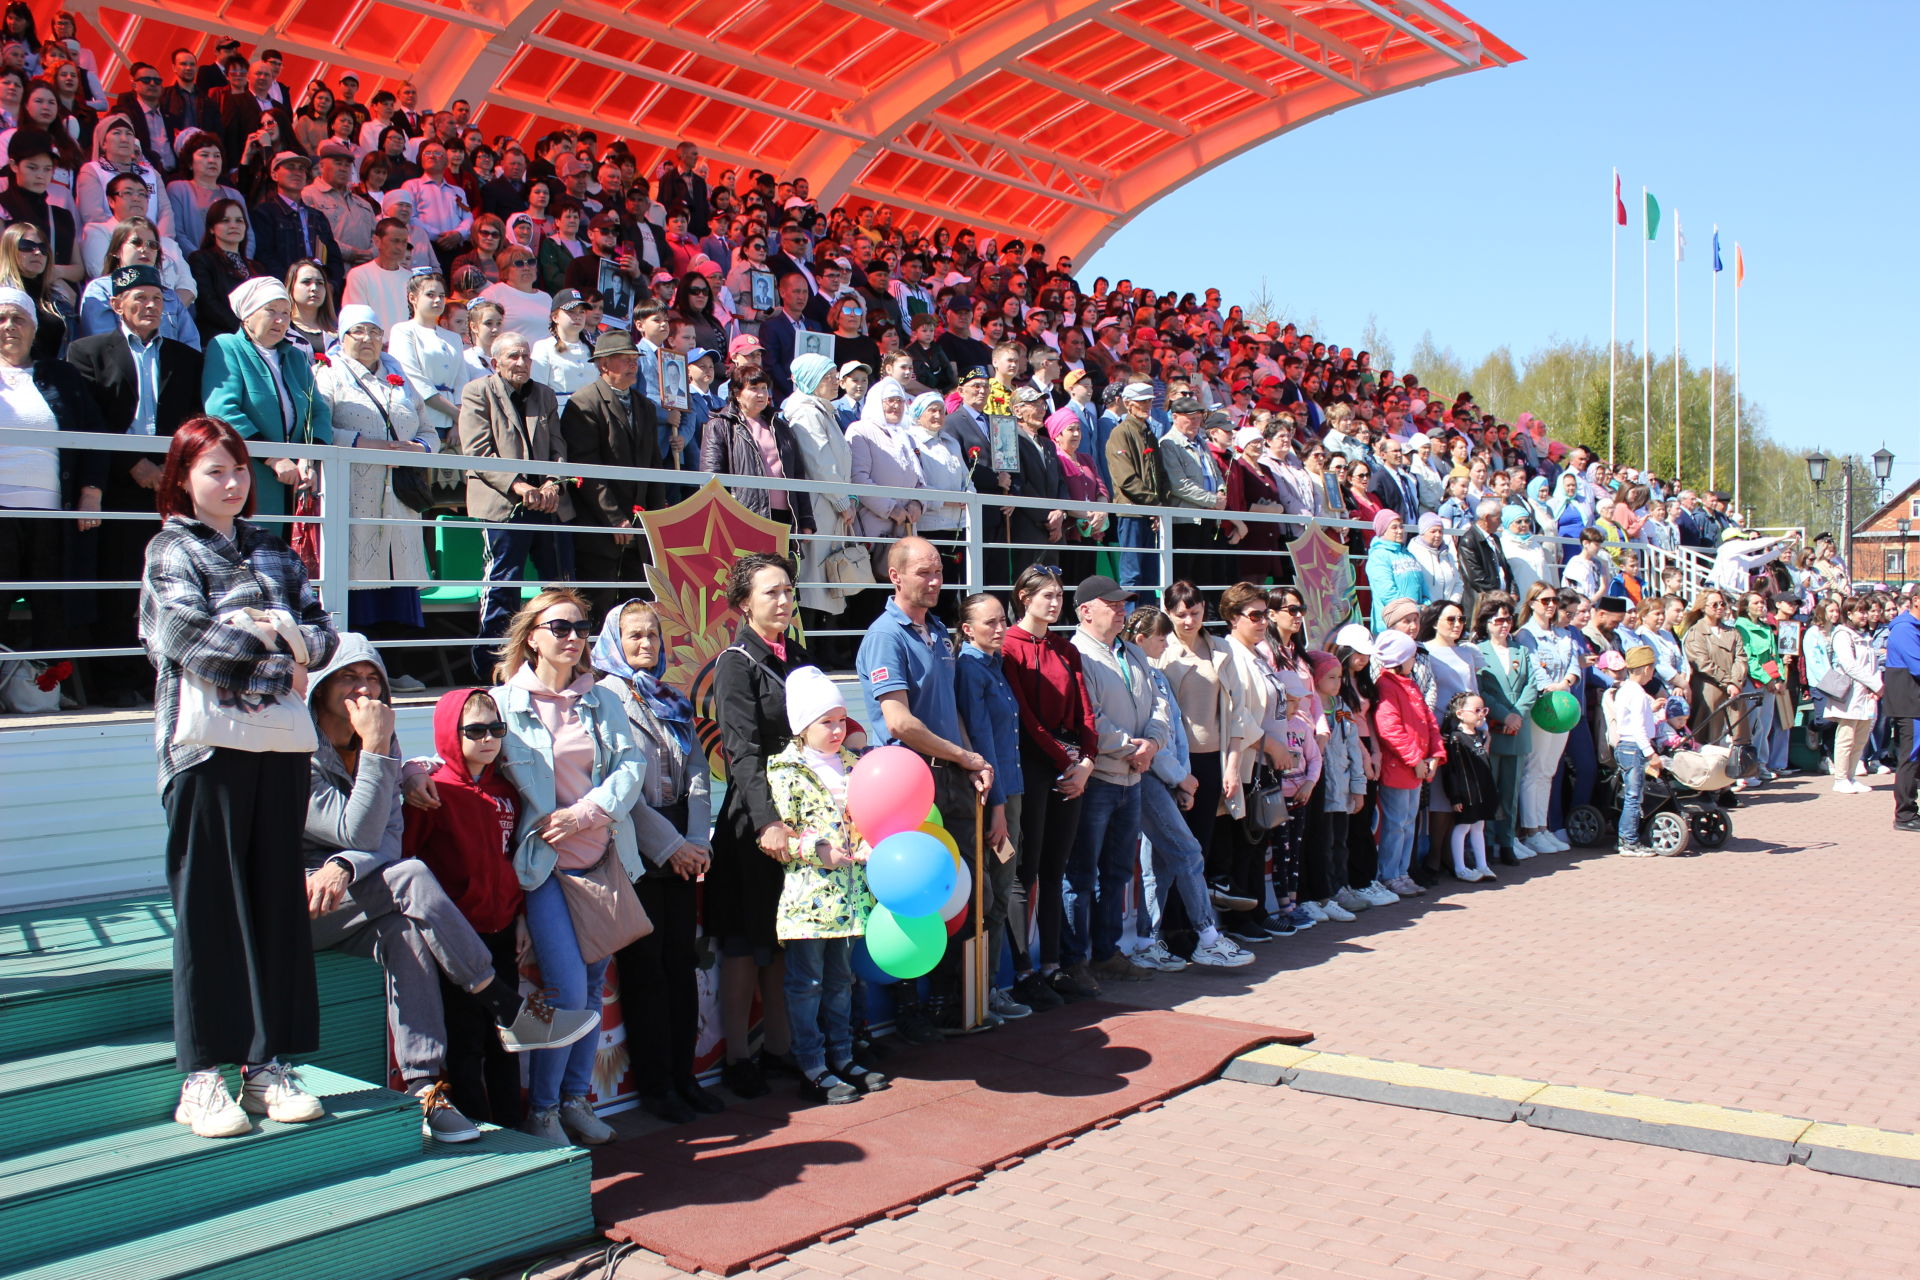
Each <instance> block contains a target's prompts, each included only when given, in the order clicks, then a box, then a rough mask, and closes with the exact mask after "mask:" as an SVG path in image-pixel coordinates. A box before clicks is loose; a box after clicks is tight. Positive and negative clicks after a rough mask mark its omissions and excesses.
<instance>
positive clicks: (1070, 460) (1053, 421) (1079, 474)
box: [1046, 406, 1102, 498]
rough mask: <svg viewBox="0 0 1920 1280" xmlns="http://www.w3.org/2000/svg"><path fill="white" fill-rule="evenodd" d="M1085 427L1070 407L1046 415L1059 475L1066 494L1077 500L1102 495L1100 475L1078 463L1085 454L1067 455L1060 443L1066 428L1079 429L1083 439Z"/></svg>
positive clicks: (1091, 468)
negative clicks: (1064, 483)
mask: <svg viewBox="0 0 1920 1280" xmlns="http://www.w3.org/2000/svg"><path fill="white" fill-rule="evenodd" d="M1086 425H1087V424H1086V423H1084V422H1082V421H1081V420H1080V415H1079V414H1078V413H1077V412H1075V411H1074V409H1073V408H1072V407H1071V406H1069V407H1067V408H1064V409H1055V410H1054V411H1053V412H1052V413H1050V414H1048V415H1047V423H1046V426H1047V438H1048V439H1050V440H1052V441H1053V452H1054V455H1055V456H1056V457H1058V458H1059V459H1060V474H1061V476H1063V477H1064V478H1065V479H1066V482H1067V492H1068V493H1069V494H1071V495H1072V496H1074V497H1077V498H1078V497H1091V496H1095V495H1101V494H1102V486H1101V482H1100V473H1099V472H1098V471H1096V470H1095V469H1094V468H1093V466H1092V465H1091V463H1089V462H1082V461H1080V459H1081V458H1083V457H1085V456H1086V455H1085V454H1080V453H1068V452H1067V450H1066V447H1065V446H1063V445H1062V444H1061V443H1060V437H1061V435H1062V434H1063V433H1064V432H1065V431H1066V429H1067V428H1068V427H1079V428H1080V429H1081V431H1080V434H1081V437H1082V438H1083V439H1084V438H1085V436H1086Z"/></svg>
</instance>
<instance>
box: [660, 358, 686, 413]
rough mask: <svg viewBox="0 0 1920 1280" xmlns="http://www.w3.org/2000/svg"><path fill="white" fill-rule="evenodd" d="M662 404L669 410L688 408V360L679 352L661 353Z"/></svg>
mask: <svg viewBox="0 0 1920 1280" xmlns="http://www.w3.org/2000/svg"><path fill="white" fill-rule="evenodd" d="M660 403H661V405H662V406H663V407H665V408H668V409H685V408H686V407H687V406H688V403H689V401H688V400H687V358H686V357H685V356H683V355H680V354H679V353H678V352H673V351H662V352H661V353H660Z"/></svg>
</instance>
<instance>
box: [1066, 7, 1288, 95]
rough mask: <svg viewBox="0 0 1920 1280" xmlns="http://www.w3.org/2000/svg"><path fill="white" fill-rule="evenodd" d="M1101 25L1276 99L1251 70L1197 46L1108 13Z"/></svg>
mask: <svg viewBox="0 0 1920 1280" xmlns="http://www.w3.org/2000/svg"><path fill="white" fill-rule="evenodd" d="M1100 21H1101V23H1102V24H1103V25H1105V26H1108V27H1111V28H1112V29H1113V30H1115V31H1117V32H1119V33H1120V34H1121V35H1123V36H1126V37H1127V38H1128V39H1130V40H1137V41H1139V42H1140V43H1141V44H1143V45H1145V46H1147V48H1149V49H1153V50H1155V51H1156V52H1159V53H1164V54H1166V55H1167V56H1168V57H1169V58H1172V59H1173V60H1174V61H1176V62H1186V63H1191V64H1192V65H1194V66H1196V67H1199V68H1201V69H1202V70H1204V71H1207V72H1210V73H1212V74H1213V75H1216V76H1219V77H1220V78H1221V79H1222V80H1225V81H1227V82H1228V83H1229V84H1237V85H1239V86H1240V87H1241V88H1242V89H1245V90H1247V92H1249V93H1257V94H1259V95H1260V96H1261V97H1263V98H1273V97H1278V96H1279V93H1280V91H1279V90H1278V89H1276V88H1274V87H1273V85H1272V84H1271V83H1269V82H1268V81H1265V80H1262V79H1261V78H1260V77H1259V76H1256V75H1254V74H1253V73H1252V72H1251V71H1242V70H1241V69H1240V68H1238V67H1236V66H1234V65H1232V64H1231V63H1229V62H1225V61H1223V60H1221V59H1219V58H1216V57H1214V56H1213V55H1212V54H1211V53H1208V52H1207V51H1206V50H1205V49H1202V48H1200V47H1199V46H1197V45H1183V44H1181V43H1180V42H1179V41H1178V40H1175V39H1174V38H1173V37H1171V36H1165V35H1161V34H1160V33H1159V32H1158V31H1155V30H1153V29H1152V28H1151V27H1146V26H1143V25H1141V24H1140V23H1138V22H1135V21H1134V20H1133V19H1132V18H1129V17H1126V16H1124V15H1122V14H1118V13H1110V14H1108V15H1107V16H1106V17H1104V18H1102V19H1101V20H1100Z"/></svg>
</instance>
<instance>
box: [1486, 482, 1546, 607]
mask: <svg viewBox="0 0 1920 1280" xmlns="http://www.w3.org/2000/svg"><path fill="white" fill-rule="evenodd" d="M1500 550H1501V553H1502V554H1504V555H1505V556H1506V557H1507V567H1508V568H1509V569H1511V570H1513V586H1514V590H1515V591H1517V592H1519V593H1520V594H1521V595H1523V596H1524V595H1525V594H1526V593H1527V588H1528V587H1530V586H1532V585H1533V584H1534V583H1536V582H1538V581H1540V580H1541V579H1542V578H1545V577H1547V576H1548V570H1547V549H1546V545H1545V544H1544V543H1542V542H1541V540H1540V539H1539V538H1538V537H1536V536H1535V535H1534V532H1533V512H1532V510H1531V509H1529V508H1528V507H1526V506H1525V505H1523V504H1521V503H1517V502H1509V503H1508V504H1507V505H1506V506H1505V507H1504V508H1502V509H1501V512H1500ZM1476 612H1478V610H1476Z"/></svg>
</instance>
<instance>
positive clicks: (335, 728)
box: [294, 631, 600, 1142]
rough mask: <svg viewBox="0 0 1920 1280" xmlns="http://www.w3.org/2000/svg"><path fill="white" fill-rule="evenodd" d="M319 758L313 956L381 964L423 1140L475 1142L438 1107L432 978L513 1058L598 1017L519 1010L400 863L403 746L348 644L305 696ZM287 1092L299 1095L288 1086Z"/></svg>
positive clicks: (420, 874) (564, 1039)
mask: <svg viewBox="0 0 1920 1280" xmlns="http://www.w3.org/2000/svg"><path fill="white" fill-rule="evenodd" d="M307 706H308V709H309V710H310V711H311V712H312V713H313V723H314V728H315V730H316V731H317V732H316V736H317V737H318V739H319V745H318V746H317V747H316V748H315V750H314V753H313V763H312V768H311V774H310V786H309V792H308V799H307V825H306V832H305V835H304V838H303V839H302V841H301V854H302V856H303V858H304V860H305V862H306V866H307V912H308V914H309V916H311V917H312V932H313V945H314V948H315V949H316V950H324V949H326V948H333V949H334V950H337V951H344V952H346V953H348V954H349V955H357V956H367V957H370V958H372V959H375V960H378V961H379V962H380V963H381V965H382V966H384V967H385V969H386V971H387V1021H388V1025H389V1027H390V1028H391V1030H392V1032H393V1051H394V1058H395V1059H396V1060H397V1061H398V1063H399V1066H400V1074H401V1077H402V1079H403V1080H404V1081H405V1082H406V1088H407V1092H408V1093H410V1094H413V1095H415V1096H417V1097H418V1098H420V1100H421V1101H420V1105H421V1110H422V1112H423V1117H422V1120H421V1132H422V1133H424V1134H425V1135H426V1136H427V1137H430V1138H434V1139H436V1140H438V1141H441V1142H471V1141H473V1140H474V1139H475V1138H478V1137H479V1136H480V1131H479V1129H478V1128H476V1127H475V1126H474V1124H473V1122H472V1121H470V1120H468V1119H467V1118H466V1117H465V1116H463V1115H461V1114H460V1112H459V1111H458V1110H456V1109H455V1108H454V1106H453V1104H452V1103H451V1102H450V1101H449V1100H448V1098H447V1096H446V1091H445V1088H444V1086H443V1084H442V1082H441V1074H442V1071H443V1070H444V1068H445V1065H446V1052H447V1029H446V1015H445V1012H444V1010H443V1008H442V1005H441V1000H440V975H441V973H443V972H444V973H445V974H446V975H447V977H448V978H449V979H450V980H451V981H452V982H453V983H454V984H455V985H457V986H459V987H460V988H461V989H462V990H464V991H468V992H471V993H472V994H473V995H474V996H475V998H477V999H478V1000H480V1001H481V1002H482V1003H483V1004H485V1005H487V1006H488V1007H489V1008H490V1009H491V1010H492V1011H493V1014H494V1018H495V1021H496V1022H497V1023H498V1025H499V1028H500V1039H501V1041H502V1043H504V1044H505V1045H506V1047H507V1048H508V1049H509V1050H511V1051H513V1052H524V1051H527V1050H530V1049H549V1048H559V1047H561V1046H563V1045H568V1044H572V1043H573V1042H574V1041H576V1040H578V1039H579V1038H580V1037H581V1036H584V1035H586V1034H587V1033H588V1032H589V1031H591V1030H592V1029H593V1028H594V1027H595V1026H596V1025H598V1023H599V1021H600V1015H599V1014H598V1013H596V1012H591V1011H586V1010H555V1009H550V1008H548V1007H547V1005H546V1003H545V1002H544V1001H542V1000H540V999H539V998H538V997H537V996H535V997H531V998H528V999H525V1000H523V999H521V997H520V996H519V994H518V993H517V992H515V991H513V990H510V989H509V988H508V986H507V984H506V983H502V982H496V981H495V980H494V970H493V957H492V956H491V955H490V954H489V953H488V951H487V947H486V944H485V943H484V942H482V941H481V940H480V935H479V934H477V933H475V932H474V929H473V926H472V925H471V924H468V923H467V919H466V917H465V916H463V915H461V914H460V910H459V908H458V907H456V906H454V904H453V901H452V900H451V899H450V898H448V897H447V895H446V891H445V890H443V889H442V888H441V887H440V882H439V881H437V880H435V879H434V878H433V872H432V871H430V870H428V869H427V865H426V864H425V863H423V862H421V861H420V860H419V859H418V858H407V857H403V856H401V836H402V834H403V831H404V828H405V826H406V819H405V817H404V815H403V809H402V804H403V801H402V797H401V793H400V766H401V762H402V761H401V755H400V743H399V739H397V738H396V737H395V736H394V732H393V707H392V693H391V691H390V689H389V686H388V683H387V669H386V665H385V664H384V663H382V662H381V660H380V654H379V651H378V650H376V649H375V648H374V647H373V646H372V645H371V644H369V643H368V642H367V638H366V637H365V636H362V635H360V634H358V633H356V632H352V631H346V632H342V633H341V635H340V645H339V647H338V648H337V649H335V650H334V654H333V658H332V660H331V661H330V662H329V663H328V664H327V665H326V666H325V667H323V668H322V669H321V670H319V671H316V672H314V673H313V676H312V678H311V680H310V682H309V683H308V686H307ZM294 1087H295V1088H297V1085H295V1086H294Z"/></svg>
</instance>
